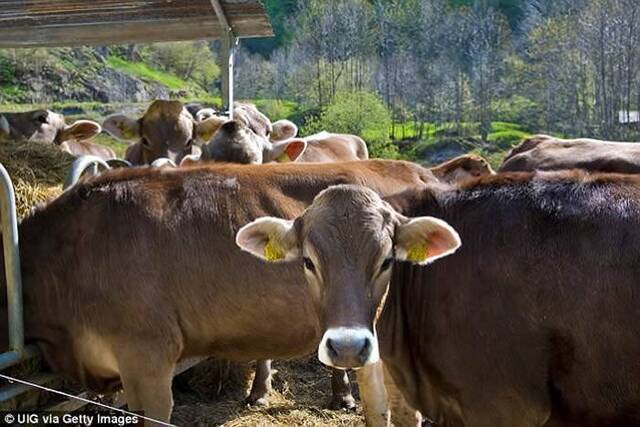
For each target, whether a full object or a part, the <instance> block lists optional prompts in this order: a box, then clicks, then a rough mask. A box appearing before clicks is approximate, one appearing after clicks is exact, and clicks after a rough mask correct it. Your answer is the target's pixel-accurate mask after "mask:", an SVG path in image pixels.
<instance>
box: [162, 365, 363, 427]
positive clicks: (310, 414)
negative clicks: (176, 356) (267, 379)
mask: <svg viewBox="0 0 640 427" xmlns="http://www.w3.org/2000/svg"><path fill="white" fill-rule="evenodd" d="M204 363H205V366H203V367H196V368H194V370H193V371H192V372H189V373H187V376H186V379H184V378H180V379H178V380H177V381H174V399H175V405H174V411H173V417H172V419H171V421H172V423H173V424H176V425H178V426H215V425H223V426H226V427H240V426H361V425H364V418H363V417H362V409H361V407H358V409H357V410H355V411H346V410H330V409H326V408H327V404H328V402H329V400H330V397H331V377H330V371H329V369H327V368H325V367H323V366H322V365H321V364H320V362H318V360H317V358H315V357H309V358H308V359H306V360H300V361H288V362H279V361H274V363H273V366H274V370H275V371H276V372H275V373H274V377H273V386H274V390H273V392H272V394H271V396H270V397H269V404H268V406H266V407H261V408H249V407H247V406H246V405H245V404H244V403H243V400H244V397H245V396H246V394H247V390H248V384H249V382H248V381H249V380H250V376H249V373H252V372H253V369H252V367H250V366H248V365H247V366H244V367H243V368H242V369H236V370H235V372H234V373H233V374H232V376H235V377H236V378H232V379H230V380H228V381H227V384H225V385H221V384H219V382H216V381H214V382H213V383H211V382H210V381H208V380H207V377H209V376H210V375H208V374H207V372H208V368H207V366H206V364H207V362H204ZM211 377H215V375H211ZM351 379H352V385H353V388H354V396H356V398H357V386H356V384H355V381H354V380H355V376H354V375H351ZM243 384H244V385H243Z"/></svg>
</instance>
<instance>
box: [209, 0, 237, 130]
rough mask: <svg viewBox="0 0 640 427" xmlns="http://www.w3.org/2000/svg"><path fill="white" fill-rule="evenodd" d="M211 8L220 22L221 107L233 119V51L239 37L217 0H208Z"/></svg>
mask: <svg viewBox="0 0 640 427" xmlns="http://www.w3.org/2000/svg"><path fill="white" fill-rule="evenodd" d="M210 1H211V6H212V7H213V10H214V11H215V12H216V15H217V17H218V21H219V22H220V38H221V39H222V46H221V49H220V56H221V71H222V108H223V110H225V111H228V114H229V118H230V119H233V65H234V60H235V51H236V48H237V46H238V42H239V39H238V38H237V37H236V36H235V35H234V34H233V28H231V24H229V20H228V19H227V15H226V14H225V13H224V9H223V8H222V5H221V4H220V1H219V0H210Z"/></svg>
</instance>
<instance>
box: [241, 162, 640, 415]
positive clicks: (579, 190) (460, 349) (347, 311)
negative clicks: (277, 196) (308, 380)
mask: <svg viewBox="0 0 640 427" xmlns="http://www.w3.org/2000/svg"><path fill="white" fill-rule="evenodd" d="M451 190H452V191H451ZM451 190H445V191H440V190H434V189H431V188H429V187H427V188H426V189H423V190H411V191H409V192H408V193H407V194H404V195H400V196H397V197H392V198H391V199H389V201H390V202H391V203H393V205H396V206H404V208H405V209H408V212H409V213H410V214H411V215H419V216H420V217H418V218H413V219H408V218H406V217H404V216H402V215H400V214H398V213H397V211H394V210H393V209H392V208H391V205H390V204H388V203H386V202H383V201H382V200H381V199H380V197H379V196H378V195H377V194H376V193H374V192H372V191H370V190H369V189H366V188H363V187H354V186H341V187H338V188H331V189H329V190H326V191H325V192H323V193H321V195H319V196H318V197H317V198H316V200H315V201H314V202H313V204H312V205H311V207H309V208H308V209H307V210H306V211H305V213H304V214H303V215H302V216H300V217H298V218H297V219H295V220H294V221H291V220H290V219H289V218H287V219H286V220H283V219H274V218H261V219H257V220H256V221H254V222H253V223H251V224H249V225H248V226H246V227H244V228H243V229H242V230H241V231H240V232H239V233H238V236H237V241H238V243H239V244H240V245H241V246H242V247H243V248H245V249H246V250H248V251H250V252H251V253H253V254H255V255H257V256H259V257H261V258H263V259H267V260H279V259H289V260H292V259H301V260H302V262H303V263H304V264H305V266H306V273H307V274H306V275H307V281H308V283H309V286H310V287H311V288H312V289H313V290H314V291H315V292H314V297H315V298H316V307H317V309H318V316H319V318H320V319H322V320H321V321H323V324H322V326H323V329H324V331H325V332H324V338H323V340H322V342H321V344H320V346H319V348H318V354H319V358H320V360H322V361H324V362H325V363H326V364H327V365H329V366H342V367H357V366H367V365H368V364H369V365H368V366H374V365H373V362H375V361H376V359H377V354H378V351H379V354H380V356H381V357H382V359H383V361H384V365H385V367H386V370H387V372H388V373H389V374H390V375H391V377H392V379H393V383H394V384H395V385H397V387H398V388H399V390H400V391H401V392H402V395H403V396H404V397H405V398H406V399H407V401H408V403H409V404H410V405H411V406H413V407H414V408H417V409H418V410H419V411H420V412H421V413H422V414H424V415H425V416H427V417H428V418H430V419H431V420H433V421H435V422H436V423H437V425H445V426H448V425H456V426H462V425H473V426H481V427H483V426H491V427H494V426H497V427H501V426H504V427H507V426H534V427H543V426H545V427H547V426H563V427H564V426H566V427H569V426H594V427H595V426H638V425H640V388H638V387H637V386H636V385H635V378H638V377H640V365H639V364H638V363H637V355H638V354H639V353H640V331H638V329H637V328H630V326H629V325H636V324H638V322H640V311H639V310H638V295H637V277H638V276H639V275H640V264H638V262H637V260H638V258H639V257H640V248H639V247H637V245H630V244H629V242H634V241H637V240H639V239H640V216H638V215H637V214H636V213H637V212H640V177H638V176H634V175H616V174H589V173H587V172H584V171H576V170H574V171H561V172H535V173H512V174H510V173H503V174H498V175H495V176H487V177H482V178H480V179H475V180H469V181H466V182H465V183H464V184H462V185H460V186H458V187H457V188H456V187H453V188H452V189H451ZM398 200H399V201H400V203H397V202H398ZM422 215H437V216H438V217H440V218H442V219H444V220H445V221H447V222H446V223H445V222H444V221H442V220H434V219H432V218H428V217H422ZM447 224H450V225H447ZM452 226H453V227H455V230H456V231H457V232H456V231H454V229H453V228H452ZM458 233H460V237H461V238H462V242H463V245H462V246H461V247H460V237H459V236H458ZM459 247H460V249H458V248H459ZM622 249H623V250H622ZM454 251H457V252H456V253H455V254H453V252H454ZM446 255H450V256H446ZM445 256H446V257H445ZM436 258H442V259H440V260H439V261H437V262H435V263H433V264H432V265H429V266H428V267H424V264H426V263H428V262H430V261H433V260H434V259H436ZM394 259H397V260H400V261H409V262H400V263H396V264H395V265H394V267H393V271H392V273H391V275H389V273H388V272H389V270H391V266H390V264H391V263H392V262H393V260H394ZM389 283H390V284H389ZM382 304H384V308H383V309H382V310H381V305H382ZM374 328H375V331H376V332H377V337H376V335H375V334H374V333H373V331H374ZM376 342H378V343H379V349H378V348H377V346H376ZM612 349H614V350H612ZM368 369H370V368H365V370H368ZM378 382H380V381H378ZM361 391H363V392H364V394H365V395H368V394H369V395H370V393H369V391H368V390H367V389H366V388H365V387H363V388H361ZM382 406H383V407H384V404H383V405H382ZM383 409H384V408H383ZM378 413H380V411H378ZM413 421H414V423H415V417H414V418H413Z"/></svg>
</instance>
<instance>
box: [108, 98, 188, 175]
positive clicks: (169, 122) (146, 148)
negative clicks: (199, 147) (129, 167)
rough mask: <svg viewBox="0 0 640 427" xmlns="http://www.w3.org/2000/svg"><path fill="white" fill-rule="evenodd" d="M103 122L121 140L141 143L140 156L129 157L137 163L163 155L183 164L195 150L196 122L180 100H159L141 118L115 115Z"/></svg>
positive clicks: (149, 162)
mask: <svg viewBox="0 0 640 427" xmlns="http://www.w3.org/2000/svg"><path fill="white" fill-rule="evenodd" d="M103 126H104V128H105V129H106V130H107V132H109V133H110V134H111V135H113V136H114V137H116V138H118V139H120V140H123V141H130V142H134V141H137V143H139V145H140V147H138V148H137V150H134V151H136V152H138V153H139V155H138V157H137V158H135V159H134V158H131V159H127V160H130V161H132V162H134V163H136V164H151V163H152V162H153V161H154V160H156V159H159V158H161V157H166V158H168V159H170V160H172V161H173V162H174V163H176V164H179V163H180V161H181V160H182V158H183V157H184V156H186V155H189V154H191V153H192V151H193V141H194V138H195V132H196V124H195V122H194V120H193V117H192V116H191V114H190V113H189V112H188V111H187V110H186V109H185V108H184V107H183V105H182V103H181V102H178V101H163V100H156V101H154V102H153V103H152V104H151V105H150V106H149V108H148V109H147V111H146V112H145V113H144V115H143V116H142V117H141V118H139V119H135V118H129V117H127V116H124V115H113V116H110V117H108V118H107V119H106V120H105V122H104V125H103Z"/></svg>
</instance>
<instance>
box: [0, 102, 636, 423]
mask: <svg viewBox="0 0 640 427" xmlns="http://www.w3.org/2000/svg"><path fill="white" fill-rule="evenodd" d="M103 127H104V129H106V130H107V131H108V132H109V133H111V134H112V135H114V136H115V137H117V138H120V139H123V140H127V141H131V145H130V147H129V149H128V151H127V155H126V158H127V160H129V161H130V162H131V163H133V164H136V165H144V164H150V163H152V162H153V161H154V160H156V159H158V158H163V157H166V158H169V159H171V160H172V161H173V162H174V163H175V164H176V165H180V167H176V168H148V167H134V168H127V169H119V170H113V171H108V172H106V173H104V174H102V175H100V176H97V177H92V178H89V179H86V180H83V181H81V182H79V183H78V184H76V185H75V186H73V187H71V188H70V189H68V190H67V191H65V192H64V193H63V194H62V195H61V196H60V197H58V198H57V199H55V200H53V201H51V202H50V203H49V204H48V205H47V206H44V207H40V208H38V209H36V211H35V212H34V213H33V214H32V215H30V216H29V217H27V218H26V219H25V220H24V221H23V222H22V223H21V225H20V228H19V232H20V242H21V248H20V256H21V262H22V273H23V287H24V319H25V334H26V336H27V339H28V340H30V341H32V342H35V343H37V344H38V345H39V346H40V348H41V349H42V352H43V354H44V356H45V359H46V361H47V363H48V365H49V366H50V367H51V369H53V370H54V371H56V372H59V373H63V374H66V375H68V376H70V377H72V378H75V379H77V380H79V381H80V382H81V383H82V384H84V385H85V386H86V387H87V388H90V389H93V390H97V391H105V390H110V389H113V388H115V387H119V386H123V387H124V390H125V394H126V397H127V402H128V405H129V408H131V409H134V410H142V411H144V413H145V415H146V416H149V417H151V418H154V419H158V420H162V421H168V420H169V419H170V416H171V411H172V406H173V401H172V393H171V381H172V378H173V373H174V371H175V369H176V366H177V364H178V363H179V362H180V361H181V360H183V359H185V358H190V357H205V356H215V357H221V358H226V359H230V360H238V361H243V360H244V361H246V360H259V361H260V362H258V364H257V372H256V377H255V379H254V384H253V387H252V390H251V393H250V396H249V400H250V401H251V402H253V403H256V402H258V403H262V402H263V401H264V400H265V399H266V397H267V394H268V392H269V390H270V387H271V374H270V363H269V360H270V359H274V358H281V359H289V358H296V357H301V356H304V355H307V354H310V353H312V352H314V351H317V354H318V358H319V359H320V361H321V362H323V363H324V364H326V365H327V366H329V367H332V368H333V369H334V379H333V381H332V385H333V392H334V400H333V405H335V406H337V407H350V406H353V405H354V400H353V397H352V396H351V392H350V388H349V382H348V377H346V374H345V371H344V370H345V369H357V371H356V373H357V378H358V383H359V387H360V396H361V399H362V403H363V407H364V412H365V417H366V421H367V423H368V424H370V425H384V424H386V423H387V422H389V420H388V414H389V413H390V414H391V417H392V418H391V419H392V420H393V421H394V422H395V423H396V424H400V425H405V424H413V425H416V424H417V423H419V422H420V419H421V416H424V417H425V418H426V419H429V420H431V421H432V422H435V423H436V424H437V425H439V426H459V425H468V426H550V427H553V426H636V425H640V385H639V384H638V378H640V362H639V359H638V357H639V355H640V330H639V329H638V326H637V325H639V324H640V291H639V290H637V289H636V286H638V285H637V284H636V283H635V279H636V278H637V277H640V247H639V246H638V245H636V242H638V241H640V177H639V176H638V175H634V173H637V172H638V170H637V169H635V168H634V166H635V165H640V158H636V157H638V156H637V154H636V152H638V153H640V149H637V148H636V147H635V144H633V143H613V142H603V141H597V140H586V139H583V140H558V139H554V138H551V137H547V136H542V135H541V136H536V137H533V138H530V139H528V140H525V141H523V143H521V144H520V145H519V146H517V147H515V148H514V149H513V150H512V151H511V152H510V153H509V155H508V156H507V158H506V159H505V161H504V163H503V165H502V166H501V168H500V170H499V171H498V173H495V172H493V171H492V170H491V168H490V167H489V165H488V163H487V162H486V161H484V160H483V159H481V158H480V157H477V156H470V155H469V156H462V157H460V158H457V159H454V160H452V161H450V162H447V163H445V164H443V165H440V166H436V167H433V168H430V169H427V168H424V167H422V166H419V165H417V164H413V163H409V162H403V161H391V160H367V158H368V154H367V149H366V144H365V143H364V141H362V139H360V138H359V137H356V136H351V135H338V134H330V133H324V132H323V133H321V134H318V135H314V136H312V137H306V138H298V137H297V128H296V126H295V125H294V124H293V123H291V122H288V121H280V122H275V123H271V121H270V120H269V119H268V118H267V117H265V116H264V115H263V114H261V113H260V112H259V111H258V110H257V109H256V108H255V107H253V106H251V105H248V104H238V105H236V107H235V110H234V120H227V119H225V118H222V117H219V116H217V115H216V114H215V111H211V110H208V109H207V110H200V111H192V112H190V111H189V110H188V109H187V108H185V107H184V106H183V105H182V104H180V103H178V102H173V101H155V102H154V103H153V104H152V105H151V106H150V107H149V108H148V110H147V111H146V112H145V114H144V115H143V116H142V117H140V118H129V117H126V116H121V115H117V116H111V117H109V118H107V119H106V121H105V123H104V124H103ZM100 130H101V126H99V125H98V124H96V123H93V122H88V121H80V122H76V123H74V124H72V125H71V126H69V125H66V124H65V122H64V118H63V117H62V116H60V115H58V114H55V113H52V112H49V111H38V112H30V113H19V114H2V115H0V136H2V135H4V136H5V137H13V138H23V139H31V140H37V141H39V142H47V143H56V144H60V145H61V147H62V148H63V149H65V150H67V151H69V152H71V153H73V154H85V153H87V152H90V153H93V154H100V153H102V154H105V153H108V149H103V147H98V146H96V145H95V144H92V143H90V142H88V140H89V139H91V138H92V137H93V136H95V135H96V134H97V133H99V132H100ZM1 139H2V138H0V140H1ZM639 148H640V146H639ZM283 162H284V163H286V164H282V163H283ZM236 163H244V164H243V165H238V164H236ZM262 163H265V164H262ZM635 167H636V168H637V167H638V166H635ZM125 248H126V250H124V249H125ZM427 264H429V265H428V266H425V265H427ZM2 276H3V277H4V274H3V275H2ZM2 330H3V331H4V333H6V328H3V329H2ZM420 414H421V415H420Z"/></svg>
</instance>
